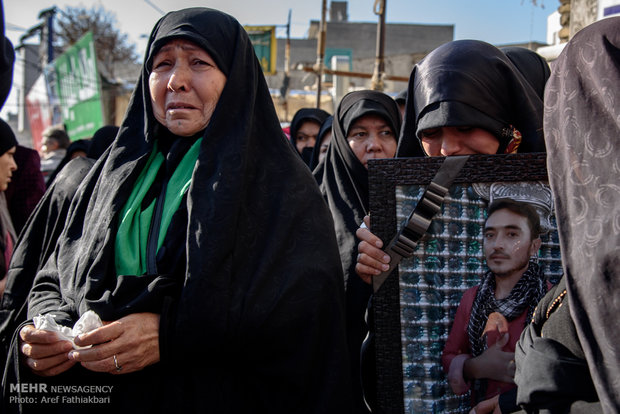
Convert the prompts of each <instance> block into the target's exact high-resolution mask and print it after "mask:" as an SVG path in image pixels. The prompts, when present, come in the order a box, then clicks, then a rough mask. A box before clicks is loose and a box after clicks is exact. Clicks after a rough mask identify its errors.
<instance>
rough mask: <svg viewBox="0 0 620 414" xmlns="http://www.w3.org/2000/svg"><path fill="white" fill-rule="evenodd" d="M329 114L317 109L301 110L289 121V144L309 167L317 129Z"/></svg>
mask: <svg viewBox="0 0 620 414" xmlns="http://www.w3.org/2000/svg"><path fill="white" fill-rule="evenodd" d="M328 116H329V114H328V113H327V112H325V111H324V110H322V109H319V108H301V109H300V110H298V111H297V112H295V115H294V116H293V120H292V121H291V128H290V133H291V144H293V147H295V149H296V150H297V152H299V155H301V158H303V160H304V162H305V163H306V164H307V165H308V166H309V165H310V158H311V157H312V150H313V148H314V144H315V143H316V140H317V139H318V138H317V136H318V133H319V129H320V128H321V125H322V124H323V122H324V121H325V120H326V119H327V117H328Z"/></svg>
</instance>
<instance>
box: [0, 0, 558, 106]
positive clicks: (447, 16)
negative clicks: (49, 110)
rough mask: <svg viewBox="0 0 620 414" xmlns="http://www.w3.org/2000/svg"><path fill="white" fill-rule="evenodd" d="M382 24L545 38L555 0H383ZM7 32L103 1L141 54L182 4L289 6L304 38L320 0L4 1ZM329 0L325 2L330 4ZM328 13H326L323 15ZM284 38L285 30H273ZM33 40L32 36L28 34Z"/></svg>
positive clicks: (269, 10) (355, 7)
mask: <svg viewBox="0 0 620 414" xmlns="http://www.w3.org/2000/svg"><path fill="white" fill-rule="evenodd" d="M386 2H387V15H386V21H387V23H415V24H450V25H454V38H455V40H457V39H478V40H484V41H487V42H489V43H493V44H496V45H505V44H511V43H527V42H530V41H537V42H541V43H546V39H547V18H548V16H549V15H550V14H551V13H553V12H554V11H555V10H557V8H558V6H559V0H537V1H536V3H537V5H536V6H534V5H533V4H532V1H531V0H386ZM3 3H4V13H5V21H6V35H7V37H8V38H9V39H10V40H11V41H12V42H13V44H14V45H16V44H18V43H19V38H20V37H21V36H22V35H23V34H24V33H25V31H26V30H27V29H29V28H31V27H33V26H35V25H36V24H38V23H40V20H39V18H38V15H39V12H40V11H41V10H44V9H47V8H49V7H52V6H56V7H58V8H60V9H64V8H66V7H67V6H72V7H78V6H80V7H82V6H83V7H86V8H89V9H90V8H92V7H97V6H103V8H105V9H106V10H108V11H111V12H113V13H114V14H115V16H116V20H117V28H118V29H119V30H120V31H121V32H123V33H126V34H127V35H128V40H129V41H130V42H131V43H134V44H135V45H136V52H137V53H138V56H143V55H144V49H145V47H146V42H147V38H148V35H149V33H150V31H151V29H152V27H153V25H154V24H155V23H156V22H157V20H158V19H159V18H160V17H161V16H162V12H168V11H172V10H178V9H182V8H186V7H196V6H203V7H211V8H214V9H219V10H222V11H224V12H227V13H229V14H231V15H232V16H234V17H236V18H237V20H238V21H239V22H240V23H241V24H243V25H282V26H284V25H286V23H287V20H288V13H289V10H290V11H291V36H292V37H293V38H303V37H306V35H307V31H308V27H309V23H310V21H311V20H320V18H321V5H322V1H321V0H90V1H89V0H56V1H54V0H27V2H26V4H27V5H26V4H25V3H24V1H23V0H3ZM374 3H375V0H349V1H348V15H349V16H348V17H349V21H352V22H373V23H376V22H377V21H378V17H377V16H376V15H375V14H374ZM329 4H330V1H329V0H328V1H327V6H328V7H329ZM328 16H329V14H328ZM276 36H277V37H286V29H285V28H284V27H280V28H278V29H277V30H276ZM33 40H35V39H33ZM5 109H6V108H5Z"/></svg>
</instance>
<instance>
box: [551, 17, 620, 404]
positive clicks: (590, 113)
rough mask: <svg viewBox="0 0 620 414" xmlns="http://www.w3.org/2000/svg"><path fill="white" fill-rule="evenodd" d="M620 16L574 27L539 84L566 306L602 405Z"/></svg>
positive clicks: (608, 364) (618, 306)
mask: <svg viewBox="0 0 620 414" xmlns="http://www.w3.org/2000/svg"><path fill="white" fill-rule="evenodd" d="M619 85H620V18H618V17H614V18H608V19H604V20H602V21H599V22H596V23H594V24H592V25H590V26H588V27H586V28H584V29H582V30H581V31H580V32H578V33H577V34H576V35H575V36H574V37H573V38H572V39H571V41H570V42H569V43H568V44H567V45H566V48H565V49H564V51H563V52H562V54H561V55H560V57H559V58H558V59H557V60H556V62H555V64H554V68H553V72H552V74H551V77H550V78H549V81H548V82H547V88H546V91H545V135H546V139H547V165H548V168H549V179H550V184H551V187H552V190H553V194H554V198H555V206H556V207H555V210H556V216H557V221H558V229H559V235H560V246H561V248H562V262H563V265H564V271H565V278H566V285H567V291H568V294H567V296H568V300H569V305H570V314H571V317H572V320H573V322H574V324H575V327H576V330H577V334H578V337H579V341H580V343H581V346H582V348H583V351H584V353H585V356H586V360H587V362H588V366H589V367H590V373H591V375H592V378H593V380H594V385H595V387H596V391H597V393H598V396H599V398H600V401H601V404H602V407H603V409H604V412H606V413H617V412H620V345H619V344H620V330H618V328H617V320H618V314H620V302H619V301H618V294H619V292H620V186H619V185H618V177H619V176H620V104H619V102H618V101H619V100H620V93H619Z"/></svg>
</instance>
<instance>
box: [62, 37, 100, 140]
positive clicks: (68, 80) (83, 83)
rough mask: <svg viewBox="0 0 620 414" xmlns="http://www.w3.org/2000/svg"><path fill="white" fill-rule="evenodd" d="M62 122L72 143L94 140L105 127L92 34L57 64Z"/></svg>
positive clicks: (83, 38) (70, 50) (76, 44)
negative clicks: (78, 140)
mask: <svg viewBox="0 0 620 414" xmlns="http://www.w3.org/2000/svg"><path fill="white" fill-rule="evenodd" d="M54 70H55V72H56V86H57V93H58V99H59V100H60V106H61V108H62V122H63V123H64V124H65V126H66V129H67V133H68V134H69V137H71V139H72V140H76V139H81V138H89V137H92V136H93V134H94V133H95V131H96V130H97V129H99V128H101V127H102V126H103V116H102V107H101V87H100V83H99V72H97V56H96V55H95V44H94V42H93V34H92V32H88V33H86V34H85V35H84V36H83V37H82V38H80V40H78V41H77V42H76V43H75V44H74V45H73V46H71V47H70V48H69V49H67V50H66V51H65V53H63V54H62V55H60V56H59V57H58V58H57V59H56V60H55V61H54Z"/></svg>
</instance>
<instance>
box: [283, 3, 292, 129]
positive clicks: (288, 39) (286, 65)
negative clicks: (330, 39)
mask: <svg viewBox="0 0 620 414" xmlns="http://www.w3.org/2000/svg"><path fill="white" fill-rule="evenodd" d="M290 66H291V9H288V22H287V23H286V48H285V49H284V80H283V81H282V90H283V92H284V93H283V94H282V99H283V105H284V120H285V121H288V99H287V95H288V86H289V82H290V79H291V77H290Z"/></svg>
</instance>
